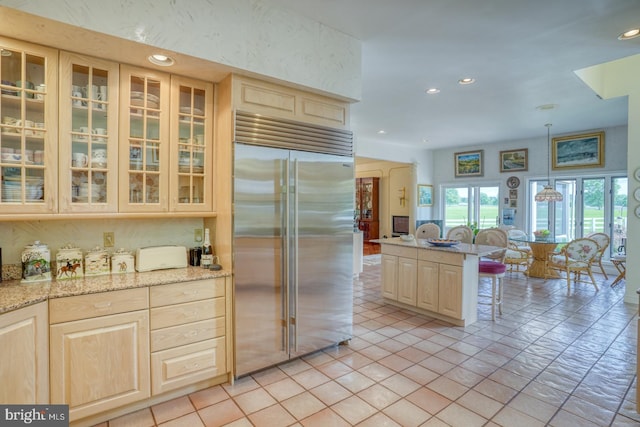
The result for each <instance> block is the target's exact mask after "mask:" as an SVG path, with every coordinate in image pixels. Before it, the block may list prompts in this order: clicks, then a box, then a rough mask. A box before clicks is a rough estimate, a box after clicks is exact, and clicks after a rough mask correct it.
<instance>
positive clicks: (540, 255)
mask: <svg viewBox="0 0 640 427" xmlns="http://www.w3.org/2000/svg"><path fill="white" fill-rule="evenodd" d="M510 240H511V241H513V242H516V243H527V244H528V245H529V247H530V248H531V255H532V257H533V259H532V261H531V263H530V264H529V267H527V270H526V271H525V272H524V274H526V275H527V276H529V277H538V278H540V279H545V278H550V279H557V278H559V277H560V274H558V272H557V271H555V270H552V269H550V268H547V259H549V254H551V253H553V252H554V251H555V250H556V248H557V247H558V245H559V244H561V243H567V239H566V238H562V237H561V238H551V237H547V238H544V239H534V238H524V237H519V238H513V239H510Z"/></svg>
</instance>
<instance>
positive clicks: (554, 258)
mask: <svg viewBox="0 0 640 427" xmlns="http://www.w3.org/2000/svg"><path fill="white" fill-rule="evenodd" d="M599 248H600V246H599V245H598V242H596V241H595V240H593V239H589V238H586V237H582V238H579V239H574V240H572V241H570V242H569V243H567V244H566V246H564V247H563V248H562V251H561V252H560V253H551V254H549V259H548V260H547V270H557V271H561V272H564V273H565V275H566V278H567V292H570V290H571V273H573V284H574V286H575V284H576V283H578V282H583V283H589V282H587V281H586V280H582V274H583V273H585V274H587V275H588V276H589V278H590V279H591V284H592V285H593V287H594V288H596V291H597V290H598V285H597V284H596V281H595V279H594V278H593V274H592V272H591V264H592V262H593V260H594V258H595V257H596V256H597V254H598V250H599ZM546 278H547V277H545V279H546Z"/></svg>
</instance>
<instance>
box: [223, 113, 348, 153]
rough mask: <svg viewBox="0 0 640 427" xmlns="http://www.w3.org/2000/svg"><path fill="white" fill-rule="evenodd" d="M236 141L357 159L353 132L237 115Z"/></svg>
mask: <svg viewBox="0 0 640 427" xmlns="http://www.w3.org/2000/svg"><path fill="white" fill-rule="evenodd" d="M235 131H236V132H235V133H236V134H235V141H236V142H241V143H244V144H250V145H261V146H265V147H275V148H284V149H288V150H300V151H311V152H314V153H326V154H337V155H340V156H349V157H353V132H351V131H347V130H342V129H334V128H330V127H324V126H318V125H312V124H307V123H301V122H296V121H292V120H286V119H279V118H275V117H268V116H263V115H260V114H253V113H245V112H241V111H236V126H235Z"/></svg>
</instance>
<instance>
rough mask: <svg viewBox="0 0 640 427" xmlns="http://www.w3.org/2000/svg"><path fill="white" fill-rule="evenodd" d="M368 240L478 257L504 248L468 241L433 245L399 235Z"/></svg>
mask: <svg viewBox="0 0 640 427" xmlns="http://www.w3.org/2000/svg"><path fill="white" fill-rule="evenodd" d="M370 241H371V242H373V243H380V244H382V245H395V246H404V247H407V248H418V249H426V250H431V251H440V252H452V253H458V254H465V255H476V256H479V257H482V256H487V255H489V254H491V253H493V252H496V251H500V250H504V248H501V247H499V246H488V245H475V244H469V243H458V244H457V245H455V246H449V247H443V246H433V245H431V244H429V241H428V240H427V239H413V240H402V239H401V238H400V237H393V238H391V239H376V240H370Z"/></svg>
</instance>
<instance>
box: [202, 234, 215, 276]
mask: <svg viewBox="0 0 640 427" xmlns="http://www.w3.org/2000/svg"><path fill="white" fill-rule="evenodd" d="M211 264H213V246H211V241H210V240H209V229H208V228H205V229H204V241H203V242H202V255H201V256H200V265H201V266H202V267H203V268H209V267H210V266H211Z"/></svg>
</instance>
